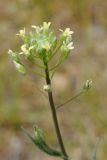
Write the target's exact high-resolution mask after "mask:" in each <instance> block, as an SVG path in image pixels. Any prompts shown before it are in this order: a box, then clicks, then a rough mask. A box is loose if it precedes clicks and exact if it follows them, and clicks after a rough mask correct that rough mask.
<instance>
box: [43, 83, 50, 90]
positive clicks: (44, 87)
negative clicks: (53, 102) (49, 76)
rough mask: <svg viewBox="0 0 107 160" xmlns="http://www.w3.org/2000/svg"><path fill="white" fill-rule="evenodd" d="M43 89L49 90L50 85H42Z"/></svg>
mask: <svg viewBox="0 0 107 160" xmlns="http://www.w3.org/2000/svg"><path fill="white" fill-rule="evenodd" d="M43 89H44V91H47V92H50V91H51V85H49V84H46V85H44V86H43Z"/></svg>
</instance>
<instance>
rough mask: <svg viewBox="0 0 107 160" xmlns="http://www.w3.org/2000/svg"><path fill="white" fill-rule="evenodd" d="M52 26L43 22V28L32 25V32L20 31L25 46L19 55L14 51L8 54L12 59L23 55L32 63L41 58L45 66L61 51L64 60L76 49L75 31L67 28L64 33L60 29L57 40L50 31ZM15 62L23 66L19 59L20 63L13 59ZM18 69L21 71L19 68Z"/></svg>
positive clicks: (21, 48) (19, 34)
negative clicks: (74, 42) (73, 35)
mask: <svg viewBox="0 0 107 160" xmlns="http://www.w3.org/2000/svg"><path fill="white" fill-rule="evenodd" d="M50 25H51V23H50V22H48V23H47V22H43V25H42V26H35V25H32V30H31V32H29V33H26V30H25V28H24V29H23V30H20V31H19V33H18V34H17V35H18V36H19V37H20V38H21V39H22V41H23V44H22V46H21V47H20V52H19V54H16V53H15V52H13V51H12V50H9V51H8V53H9V54H10V55H11V57H13V56H12V55H13V54H14V55H15V56H16V57H17V58H18V57H19V56H20V55H21V54H22V55H24V57H25V58H26V59H28V60H29V61H31V62H32V63H34V62H35V60H36V58H39V59H40V60H41V61H42V62H43V64H44V63H48V62H49V61H50V59H51V57H53V56H54V54H55V53H56V52H57V51H59V53H60V55H61V56H60V57H61V58H62V59H63V60H64V59H65V58H67V56H68V55H69V53H70V50H72V49H73V48H74V47H73V42H72V34H73V31H71V30H70V28H66V29H65V30H64V31H63V30H61V29H60V31H61V32H62V33H61V35H60V37H59V38H58V39H57V38H56V36H55V35H54V32H53V31H51V30H50ZM13 61H14V64H16V63H15V62H17V64H18V63H19V65H21V66H23V65H22V63H21V62H20V60H19V58H18V61H15V60H14V58H13ZM16 67H17V66H16ZM23 67H24V66H23ZM17 69H18V70H19V67H17Z"/></svg>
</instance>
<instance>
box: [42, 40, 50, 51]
mask: <svg viewBox="0 0 107 160" xmlns="http://www.w3.org/2000/svg"><path fill="white" fill-rule="evenodd" d="M42 48H44V49H46V50H47V51H48V50H50V48H51V46H50V44H49V42H46V43H45V44H43V45H42Z"/></svg>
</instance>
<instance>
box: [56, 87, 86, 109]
mask: <svg viewBox="0 0 107 160" xmlns="http://www.w3.org/2000/svg"><path fill="white" fill-rule="evenodd" d="M85 92H86V90H82V91H81V92H79V93H78V94H76V95H75V96H73V97H71V98H70V99H68V100H67V101H65V102H64V103H62V104H60V105H58V106H57V107H56V109H59V108H61V107H63V106H64V105H65V104H67V103H69V102H71V101H72V100H74V99H75V98H77V97H79V96H80V95H82V94H83V93H85Z"/></svg>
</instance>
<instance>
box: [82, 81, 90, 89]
mask: <svg viewBox="0 0 107 160" xmlns="http://www.w3.org/2000/svg"><path fill="white" fill-rule="evenodd" d="M91 87H92V80H86V82H85V84H84V87H83V88H84V89H85V90H89V89H90V88H91Z"/></svg>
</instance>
